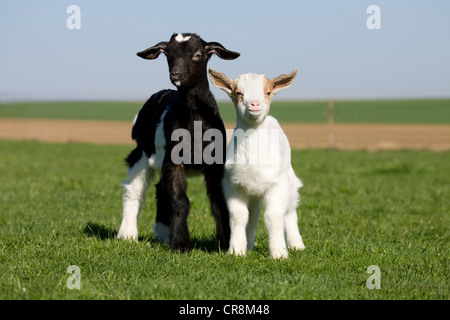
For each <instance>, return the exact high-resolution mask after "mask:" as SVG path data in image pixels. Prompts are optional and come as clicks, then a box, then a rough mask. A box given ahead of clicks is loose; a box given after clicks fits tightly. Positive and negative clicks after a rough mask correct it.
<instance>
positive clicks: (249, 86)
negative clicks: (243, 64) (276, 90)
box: [236, 73, 270, 118]
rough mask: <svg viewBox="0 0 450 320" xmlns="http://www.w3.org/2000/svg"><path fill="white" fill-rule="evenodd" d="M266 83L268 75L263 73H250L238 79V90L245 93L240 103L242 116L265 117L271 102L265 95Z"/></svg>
mask: <svg viewBox="0 0 450 320" xmlns="http://www.w3.org/2000/svg"><path fill="white" fill-rule="evenodd" d="M265 85H266V77H265V76H264V75H261V74H254V73H248V74H244V75H241V76H239V77H238V78H237V79H236V86H237V90H238V91H240V92H241V93H242V94H243V96H242V100H241V101H240V103H239V105H238V108H239V109H240V112H241V115H242V116H245V115H247V116H250V117H251V118H260V117H261V118H264V117H265V116H266V115H267V113H268V109H269V106H270V102H269V103H268V101H266V99H265V96H264V89H265Z"/></svg>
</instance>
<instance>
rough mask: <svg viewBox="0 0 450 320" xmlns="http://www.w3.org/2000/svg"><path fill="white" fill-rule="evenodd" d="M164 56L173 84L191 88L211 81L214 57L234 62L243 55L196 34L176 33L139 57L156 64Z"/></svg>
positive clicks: (142, 52)
mask: <svg viewBox="0 0 450 320" xmlns="http://www.w3.org/2000/svg"><path fill="white" fill-rule="evenodd" d="M161 52H162V53H164V54H165V55H166V57H167V62H168V63H169V72H170V81H171V82H172V83H173V84H174V85H175V86H176V87H177V88H189V87H192V86H193V85H195V84H197V83H198V82H199V81H201V80H202V79H203V80H207V76H206V64H207V63H208V60H209V58H211V56H212V54H213V53H214V54H216V55H217V56H218V57H219V58H221V59H224V60H234V59H236V58H237V57H239V55H240V54H239V53H238V52H234V51H230V50H227V49H225V48H224V47H223V46H222V45H221V44H220V43H218V42H205V41H204V40H202V39H201V38H200V37H199V36H198V35H197V34H196V33H174V34H173V35H172V37H171V38H170V41H169V42H167V41H163V42H160V43H158V44H156V45H154V46H153V47H150V48H148V49H145V50H144V51H141V52H138V53H137V55H138V56H139V57H141V58H143V59H149V60H153V59H156V58H158V56H159V55H160V53H161Z"/></svg>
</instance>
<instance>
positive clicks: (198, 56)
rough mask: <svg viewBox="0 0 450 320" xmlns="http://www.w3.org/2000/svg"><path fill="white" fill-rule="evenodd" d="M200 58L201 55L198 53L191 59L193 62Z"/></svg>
mask: <svg viewBox="0 0 450 320" xmlns="http://www.w3.org/2000/svg"><path fill="white" fill-rule="evenodd" d="M201 58H202V54H201V53H200V52H196V53H195V54H194V56H193V57H192V59H193V60H200V59H201Z"/></svg>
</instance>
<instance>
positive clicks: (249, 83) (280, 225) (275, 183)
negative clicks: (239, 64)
mask: <svg viewBox="0 0 450 320" xmlns="http://www.w3.org/2000/svg"><path fill="white" fill-rule="evenodd" d="M235 81H236V83H237V88H238V89H239V91H240V92H242V94H243V98H242V101H241V102H240V103H239V104H238V105H237V106H236V112H237V120H236V128H235V131H234V133H233V136H232V138H231V139H232V141H231V142H230V143H229V144H228V146H227V160H226V163H225V175H224V179H223V181H222V185H223V189H224V194H225V198H226V199H227V205H228V209H229V211H230V228H231V238H230V249H229V251H230V253H234V254H236V255H245V253H246V250H247V249H251V248H253V245H254V241H255V231H256V226H257V223H258V215H259V205H260V201H261V200H262V202H263V203H264V206H265V208H266V211H265V213H264V221H265V224H266V227H267V229H268V233H269V250H270V254H271V256H272V257H273V258H274V259H278V258H286V257H287V256H288V251H287V248H286V239H287V242H288V244H289V246H290V247H291V248H294V249H298V250H303V249H304V248H305V246H304V244H303V241H302V237H301V235H300V232H299V230H298V225H297V212H296V208H297V206H298V203H299V201H300V196H299V193H298V189H299V188H300V187H302V182H301V181H300V179H298V178H297V177H296V175H295V173H294V170H293V168H292V165H291V162H290V161H291V149H290V146H289V141H288V139H287V137H286V135H285V134H284V132H283V130H282V129H281V126H280V125H279V123H278V121H277V120H276V119H275V118H273V117H271V116H267V114H268V112H269V108H270V100H269V103H267V101H266V100H267V99H265V97H264V94H265V93H264V90H263V89H264V81H267V80H265V79H264V77H263V76H261V75H256V74H246V75H241V76H239V77H238V78H237V79H236V80H235ZM252 101H253V102H255V101H257V102H259V105H260V109H261V110H260V111H259V113H258V111H257V112H253V113H251V112H249V108H250V104H251V102H252ZM253 109H256V108H253ZM239 129H241V131H242V130H243V131H244V132H250V133H249V134H248V140H245V139H241V143H238V144H237V145H236V146H235V145H234V143H233V139H234V137H235V136H236V135H237V133H238V132H239ZM255 153H256V156H255ZM251 155H253V156H254V157H253V159H250V158H249V156H251ZM242 157H243V158H244V159H247V160H252V161H247V162H245V161H244V162H243V163H242V162H236V161H234V160H236V158H238V159H242Z"/></svg>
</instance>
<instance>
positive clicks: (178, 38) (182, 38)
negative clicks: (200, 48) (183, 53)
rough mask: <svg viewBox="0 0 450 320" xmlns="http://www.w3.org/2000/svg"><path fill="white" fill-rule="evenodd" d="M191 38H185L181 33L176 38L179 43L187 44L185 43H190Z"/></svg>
mask: <svg viewBox="0 0 450 320" xmlns="http://www.w3.org/2000/svg"><path fill="white" fill-rule="evenodd" d="M190 38H191V36H184V34H182V33H179V34H177V36H176V37H175V40H176V41H178V42H185V41H188V40H189V39H190Z"/></svg>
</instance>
